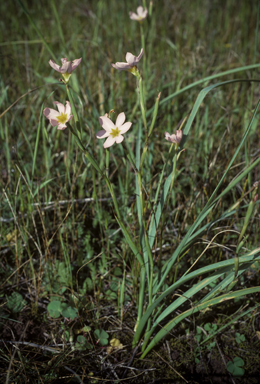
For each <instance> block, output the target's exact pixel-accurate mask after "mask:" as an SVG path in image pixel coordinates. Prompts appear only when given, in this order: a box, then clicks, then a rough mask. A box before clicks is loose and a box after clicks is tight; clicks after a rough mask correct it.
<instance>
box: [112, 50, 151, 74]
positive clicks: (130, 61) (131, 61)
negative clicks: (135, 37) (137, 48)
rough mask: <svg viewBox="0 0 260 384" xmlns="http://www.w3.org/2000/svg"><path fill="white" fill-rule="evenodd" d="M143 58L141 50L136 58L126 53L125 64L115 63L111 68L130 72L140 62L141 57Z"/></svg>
mask: <svg viewBox="0 0 260 384" xmlns="http://www.w3.org/2000/svg"><path fill="white" fill-rule="evenodd" d="M142 56H143V48H142V49H141V52H140V53H139V55H138V56H134V55H132V53H130V52H127V54H126V57H125V58H126V63H120V62H117V63H115V64H112V67H114V68H115V69H118V70H119V71H125V70H130V71H131V69H132V68H134V67H135V66H136V65H137V64H138V63H139V61H140V59H141V57H142Z"/></svg>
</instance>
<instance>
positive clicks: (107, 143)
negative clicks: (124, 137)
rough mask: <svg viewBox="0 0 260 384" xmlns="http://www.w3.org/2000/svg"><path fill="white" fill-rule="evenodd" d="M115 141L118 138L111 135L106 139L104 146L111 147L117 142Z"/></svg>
mask: <svg viewBox="0 0 260 384" xmlns="http://www.w3.org/2000/svg"><path fill="white" fill-rule="evenodd" d="M115 142H116V139H115V138H114V137H112V136H109V137H108V138H107V139H106V141H105V142H104V144H103V147H104V148H109V147H111V146H112V145H113V144H115Z"/></svg>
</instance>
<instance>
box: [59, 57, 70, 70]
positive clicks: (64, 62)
mask: <svg viewBox="0 0 260 384" xmlns="http://www.w3.org/2000/svg"><path fill="white" fill-rule="evenodd" d="M61 62H62V67H61V73H66V72H67V73H71V71H72V69H71V62H70V61H67V59H66V57H65V58H64V59H61Z"/></svg>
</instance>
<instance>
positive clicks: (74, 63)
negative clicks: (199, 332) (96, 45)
mask: <svg viewBox="0 0 260 384" xmlns="http://www.w3.org/2000/svg"><path fill="white" fill-rule="evenodd" d="M81 60H82V57H81V58H80V59H76V60H73V61H72V66H71V71H74V69H76V68H77V67H78V66H79V65H80V63H81Z"/></svg>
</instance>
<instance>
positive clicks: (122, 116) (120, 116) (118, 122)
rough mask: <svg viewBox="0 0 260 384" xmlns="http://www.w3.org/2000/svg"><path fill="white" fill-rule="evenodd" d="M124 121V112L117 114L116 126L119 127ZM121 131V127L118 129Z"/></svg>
mask: <svg viewBox="0 0 260 384" xmlns="http://www.w3.org/2000/svg"><path fill="white" fill-rule="evenodd" d="M124 122H125V114H124V112H121V113H119V115H118V116H117V119H116V124H115V125H116V127H118V128H119V129H120V127H121V125H123V124H124ZM120 131H121V129H120Z"/></svg>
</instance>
